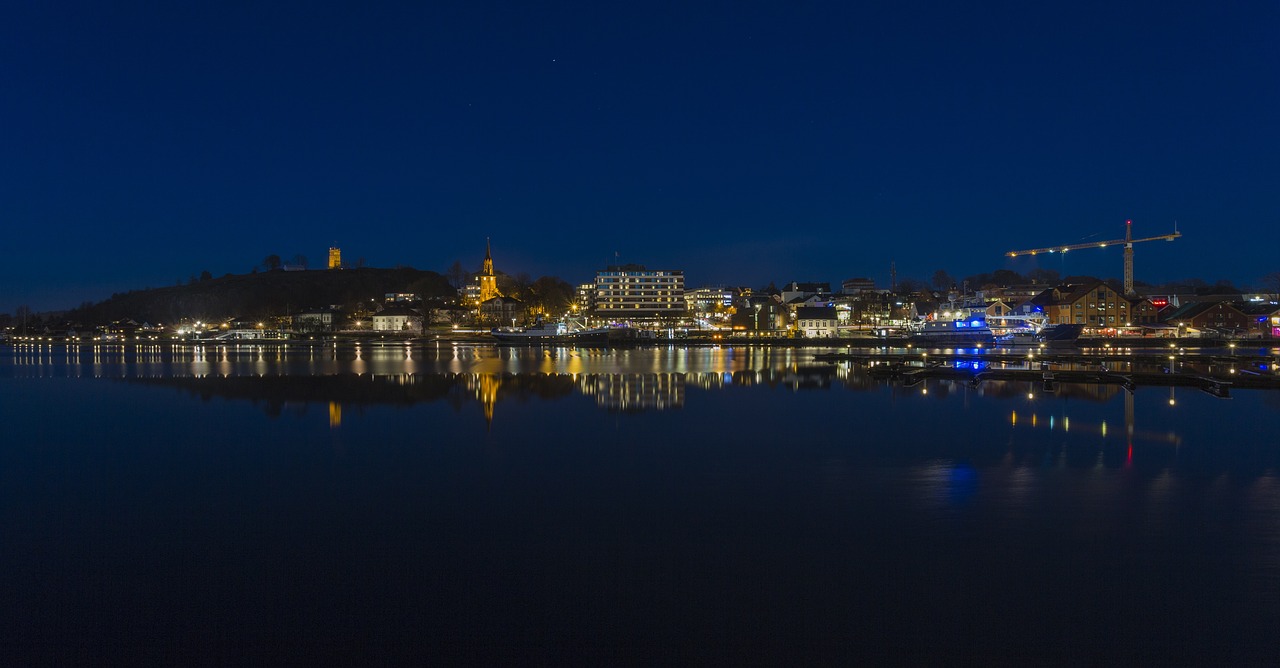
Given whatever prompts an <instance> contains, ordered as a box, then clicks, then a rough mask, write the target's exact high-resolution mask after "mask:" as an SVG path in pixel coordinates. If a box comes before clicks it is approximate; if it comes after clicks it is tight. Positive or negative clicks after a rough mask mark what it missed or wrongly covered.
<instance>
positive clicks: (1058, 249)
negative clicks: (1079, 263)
mask: <svg viewBox="0 0 1280 668" xmlns="http://www.w3.org/2000/svg"><path fill="white" fill-rule="evenodd" d="M1181 236H1182V233H1181V232H1179V231H1178V228H1177V226H1175V227H1174V228H1173V232H1171V233H1169V234H1161V235H1159V236H1155V237H1144V238H1142V239H1134V238H1133V221H1132V220H1126V221H1124V238H1123V239H1112V240H1110V241H1091V242H1089V243H1085V244H1067V245H1065V246H1051V247H1047V248H1031V249H1028V250H1016V251H1009V252H1008V253H1005V255H1006V256H1008V257H1018V256H1019V255H1039V254H1040V253H1066V252H1067V251H1073V250H1079V249H1082V248H1106V247H1107V246H1112V245H1115V244H1124V294H1125V296H1126V297H1132V296H1134V295H1135V294H1137V292H1136V291H1135V290H1134V289H1133V245H1134V244H1136V243H1142V242H1144V241H1173V240H1174V239H1177V238H1179V237H1181Z"/></svg>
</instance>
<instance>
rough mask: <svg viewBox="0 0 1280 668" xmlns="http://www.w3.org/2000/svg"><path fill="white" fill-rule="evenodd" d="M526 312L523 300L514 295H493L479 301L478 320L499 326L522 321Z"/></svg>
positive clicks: (507, 325) (508, 325)
mask: <svg viewBox="0 0 1280 668" xmlns="http://www.w3.org/2000/svg"><path fill="white" fill-rule="evenodd" d="M527 315H528V312H527V310H526V308H525V305H524V302H522V301H520V300H519V299H516V298H515V297H502V296H498V297H493V298H492V299H487V300H485V301H483V302H481V303H480V321H481V322H484V323H486V324H490V325H497V326H499V327H510V326H512V325H515V324H516V323H520V322H524V319H525V318H526V317H527Z"/></svg>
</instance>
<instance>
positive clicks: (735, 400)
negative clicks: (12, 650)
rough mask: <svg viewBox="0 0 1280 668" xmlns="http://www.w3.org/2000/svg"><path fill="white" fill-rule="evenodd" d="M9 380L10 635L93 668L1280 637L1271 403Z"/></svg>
mask: <svg viewBox="0 0 1280 668" xmlns="http://www.w3.org/2000/svg"><path fill="white" fill-rule="evenodd" d="M5 354H7V355H10V357H9V358H7V359H3V360H0V418H2V419H3V423H4V424H5V425H6V434H7V440H6V445H5V450H4V459H3V460H2V461H3V464H4V468H3V470H0V474H3V475H4V478H3V481H4V485H0V495H3V496H2V497H0V501H2V503H0V507H2V508H4V509H5V510H6V513H7V514H6V515H5V517H6V518H7V522H6V523H5V524H4V525H3V531H4V532H5V533H4V535H3V536H0V538H3V540H2V541H0V545H4V546H5V547H4V548H0V550H3V551H0V556H2V557H3V562H2V563H0V567H2V568H0V578H4V580H3V581H2V582H0V584H2V585H3V589H4V591H6V592H7V594H8V596H7V603H6V604H5V605H9V606H12V607H13V610H11V611H9V612H10V616H9V618H10V619H15V620H16V619H21V620H23V622H22V623H25V624H27V625H37V626H40V628H42V629H43V630H44V633H45V634H46V635H47V636H48V637H61V638H68V637H69V638H72V639H73V640H75V639H79V640H81V641H84V643H85V646H88V647H91V648H94V647H97V648H102V647H109V646H111V644H112V643H118V642H120V641H121V640H120V639H121V638H124V639H125V640H124V642H130V641H132V642H138V641H139V639H146V638H153V637H155V634H154V633H153V632H152V631H151V629H153V628H156V627H157V626H158V625H163V624H164V623H165V621H166V620H168V619H177V620H181V623H180V624H178V625H179V626H180V627H182V629H184V631H183V632H182V633H178V634H176V635H174V636H173V637H174V638H175V643H179V644H181V643H185V644H186V646H200V645H203V644H217V643H219V642H236V641H241V640H243V638H241V637H240V636H239V635H237V633H238V632H237V629H242V628H246V627H260V628H262V629H266V631H264V633H267V634H268V635H270V636H271V637H281V638H291V637H298V638H301V637H310V638H314V637H316V635H317V634H321V635H323V636H326V637H333V638H337V639H339V640H340V641H343V642H351V638H352V635H353V634H354V635H357V636H358V635H361V634H364V635H367V636H369V637H378V638H387V639H389V640H388V642H410V643H412V642H414V641H420V639H421V638H422V637H424V636H426V637H431V638H446V639H447V638H459V639H460V640H458V641H457V642H460V643H462V644H464V645H466V646H467V647H469V648H475V647H481V648H483V647H484V646H485V644H484V643H485V639H486V638H488V639H491V638H493V637H496V636H502V637H503V638H504V639H509V640H510V641H511V642H513V643H515V644H517V645H519V646H521V647H543V646H547V644H548V643H549V644H550V645H552V646H554V645H556V644H557V643H560V644H562V645H563V644H565V643H567V642H568V641H566V640H565V639H566V638H580V637H590V638H592V639H593V641H594V642H600V643H604V644H607V645H617V646H651V645H645V643H646V642H647V641H648V642H652V641H654V639H655V638H657V639H661V640H662V641H663V642H667V643H669V644H671V645H672V646H678V647H692V646H704V647H705V646H707V645H706V643H708V642H710V643H711V645H712V646H716V643H717V642H721V643H723V642H727V641H726V640H725V639H732V642H733V643H735V644H743V643H745V645H746V646H748V647H754V646H753V645H751V643H752V642H753V638H756V637H758V636H759V635H760V630H761V629H768V632H769V633H768V635H770V636H771V637H772V638H773V639H776V640H780V641H783V642H784V643H786V644H789V645H792V646H797V645H796V644H797V643H799V644H804V643H806V642H811V643H828V642H830V643H834V644H832V645H831V646H832V647H839V648H844V647H846V645H845V644H843V643H854V642H856V638H855V639H854V640H850V638H851V637H852V636H858V637H863V636H864V635H865V637H866V638H868V640H867V643H868V646H869V649H870V651H872V652H875V651H883V648H884V647H886V646H890V647H897V648H904V647H905V648H912V647H915V648H920V649H919V651H924V652H929V651H930V649H937V651H938V655H939V656H952V655H951V654H949V652H950V651H951V650H952V649H953V648H954V647H957V646H966V647H977V648H980V649H977V650H973V653H974V655H976V656H978V657H987V658H990V657H992V656H995V657H999V656H1001V655H1002V653H1003V652H1009V653H1011V654H1017V655H1019V656H1042V657H1043V656H1045V655H1046V654H1047V655H1050V656H1059V657H1060V656H1067V655H1069V656H1073V657H1077V658H1079V659H1080V662H1081V663H1101V662H1104V661H1114V660H1115V659H1116V658H1117V657H1119V658H1121V659H1124V658H1138V657H1150V656H1157V657H1159V656H1163V657H1165V658H1174V659H1185V658H1186V657H1187V656H1193V657H1199V656H1209V654H1206V653H1207V652H1210V651H1212V650H1213V649H1214V648H1216V647H1219V646H1221V645H1223V644H1226V643H1230V644H1231V646H1232V648H1233V651H1235V652H1237V653H1236V654H1232V655H1231V656H1233V657H1244V658H1253V657H1256V656H1264V655H1265V651H1264V650H1266V649H1268V639H1269V638H1270V636H1269V635H1265V633H1269V632H1270V631H1271V630H1273V629H1274V628H1275V627H1276V626H1277V625H1278V624H1280V613H1278V612H1277V611H1280V483H1278V482H1277V480H1276V477H1277V470H1278V469H1280V453H1277V451H1276V447H1275V434H1276V433H1277V431H1278V430H1280V406H1278V404H1277V403H1276V396H1277V394H1280V393H1268V392H1247V391H1241V392H1237V393H1235V394H1234V397H1233V398H1232V399H1230V400H1223V399H1218V398H1215V397H1212V396H1209V395H1207V394H1205V393H1202V392H1197V391H1194V390H1190V389H1182V388H1179V389H1177V390H1176V394H1175V391H1174V390H1171V389H1169V388H1142V387H1140V388H1138V389H1137V391H1136V392H1133V393H1129V392H1126V391H1124V390H1123V389H1122V388H1120V387H1118V386H1114V385H1106V386H1104V385H1079V386H1071V385H1062V386H1060V387H1059V388H1058V391H1057V392H1055V393H1046V392H1043V391H1036V390H1034V389H1033V388H1029V384H1028V383H1022V382H1012V381H1007V382H990V383H985V382H984V383H983V384H981V385H980V386H978V387H971V386H970V385H969V384H967V383H964V382H959V381H949V380H929V381H926V382H924V383H922V384H921V385H920V386H917V387H910V388H908V387H903V386H902V385H901V384H899V383H896V382H889V381H881V380H876V379H873V378H870V377H868V376H867V375H865V374H863V373H862V372H861V371H859V370H858V369H857V368H855V367H849V366H847V365H832V364H816V363H814V362H813V361H812V352H804V351H795V350H789V349H781V350H778V349H750V348H747V349H733V348H725V349H648V350H622V351H608V350H591V349H577V350H575V349H550V350H543V349H496V348H491V347H490V348H486V347H469V346H457V347H454V346H445V347H441V348H438V349H434V348H405V347H403V346H387V347H380V346H359V347H351V348H333V347H323V346H317V347H301V348H296V349H295V348H289V349H284V348H279V347H259V346H252V345H240V346H201V347H194V348H178V349H170V348H167V347H159V346H155V347H145V346H144V347H139V348H137V349H134V348H122V347H111V346H81V347H78V348H77V347H72V348H68V349H62V348H51V347H46V348H27V349H16V348H15V349H13V350H12V352H7V353H5ZM922 389H928V390H929V392H928V394H925V393H923V392H922V391H921V390H922ZM1029 390H1030V391H1029ZM1171 399H1172V400H1171ZM68 416H70V417H72V418H74V419H67V418H68ZM157 582H158V583H159V584H157ZM86 592H87V593H86ZM136 592H146V593H145V595H144V594H138V593H136ZM246 592H248V593H246ZM101 607H110V608H111V609H112V611H113V612H112V614H111V615H110V617H109V618H106V619H105V620H104V618H103V615H102V614H101V612H100V608H101ZM326 610H343V611H346V610H359V611H361V614H360V615H354V616H353V615H346V614H340V613H334V614H333V616H331V617H326V616H325V615H324V614H322V613H319V612H311V611H326ZM298 611H307V612H306V614H303V613H300V612H298ZM565 611H569V612H565ZM67 620H70V621H67ZM228 620H235V621H234V623H232V622H230V621H228ZM282 620H283V621H282ZM291 620H292V621H291ZM868 620H872V621H868ZM291 624H296V625H291ZM353 629H354V630H353ZM706 629H711V630H712V631H711V632H708V633H707V634H706V635H702V634H700V633H699V631H700V630H706ZM850 629H860V630H861V631H860V632H859V633H860V634H861V635H859V634H854V633H851V632H850ZM95 633H97V634H101V637H96V636H94V634H95ZM184 633H185V635H183V634H184ZM78 634H79V635H78ZM37 635H38V634H37ZM82 636H89V640H87V641H86V640H85V638H84V637H82ZM1064 638H1066V640H1064ZM548 639H550V640H548ZM717 639H719V640H717ZM540 643H541V644H540ZM981 648H986V649H981ZM1046 648H1047V649H1046ZM1126 652H1129V653H1128V654H1127V653H1126ZM1187 652H1189V654H1188V653H1187ZM909 653H910V652H908V654H909ZM867 656H880V657H883V654H868V655H867ZM1004 656H1008V655H1004ZM952 658H954V657H952Z"/></svg>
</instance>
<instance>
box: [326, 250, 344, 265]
mask: <svg viewBox="0 0 1280 668" xmlns="http://www.w3.org/2000/svg"><path fill="white" fill-rule="evenodd" d="M329 268H330V269H341V268H342V249H341V248H338V247H337V246H330V247H329Z"/></svg>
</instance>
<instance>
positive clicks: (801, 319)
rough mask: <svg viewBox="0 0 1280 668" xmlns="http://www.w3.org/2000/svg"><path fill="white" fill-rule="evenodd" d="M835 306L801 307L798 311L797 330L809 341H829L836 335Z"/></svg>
mask: <svg viewBox="0 0 1280 668" xmlns="http://www.w3.org/2000/svg"><path fill="white" fill-rule="evenodd" d="M836 325H837V318H836V308H835V307H834V306H801V307H800V308H797V309H796V330H797V331H799V332H800V333H801V334H803V335H804V337H805V338H808V339H829V338H834V337H835V335H836Z"/></svg>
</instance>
